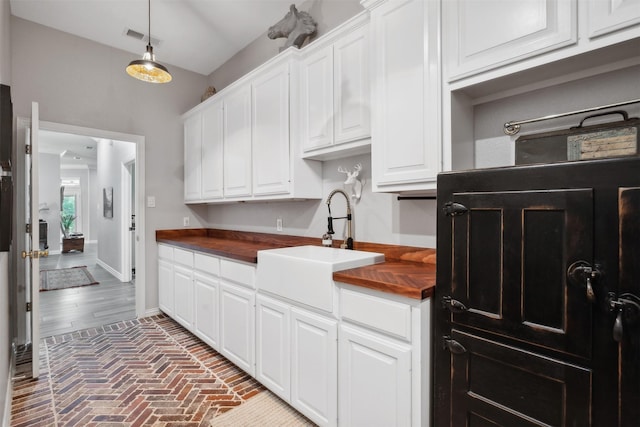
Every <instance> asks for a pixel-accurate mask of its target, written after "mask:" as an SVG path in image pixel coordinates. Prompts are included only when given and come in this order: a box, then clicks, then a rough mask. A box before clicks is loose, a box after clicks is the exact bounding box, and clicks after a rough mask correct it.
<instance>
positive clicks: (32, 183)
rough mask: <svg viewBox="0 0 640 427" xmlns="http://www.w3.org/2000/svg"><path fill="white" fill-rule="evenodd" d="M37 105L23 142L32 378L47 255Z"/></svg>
mask: <svg viewBox="0 0 640 427" xmlns="http://www.w3.org/2000/svg"><path fill="white" fill-rule="evenodd" d="M38 124H39V115H38V103H37V102H33V103H32V104H31V126H30V127H29V128H28V129H27V137H26V139H25V153H26V156H25V169H24V173H25V177H24V179H25V184H26V185H25V189H26V191H25V223H26V225H27V229H26V230H25V231H26V232H25V250H24V251H22V254H21V255H22V259H24V260H25V269H24V271H25V284H26V289H27V295H26V297H27V342H30V343H31V350H32V351H31V366H32V369H31V370H32V376H33V378H38V376H39V375H40V299H39V292H40V257H41V256H45V257H46V256H48V255H49V251H47V250H44V251H41V250H40V227H39V221H40V217H39V210H38V208H39V194H38V131H39V126H38Z"/></svg>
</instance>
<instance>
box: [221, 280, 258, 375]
mask: <svg viewBox="0 0 640 427" xmlns="http://www.w3.org/2000/svg"><path fill="white" fill-rule="evenodd" d="M254 306H255V294H254V291H253V290H249V289H245V288H242V287H240V286H236V285H232V284H229V283H225V282H222V283H220V353H222V354H223V355H224V356H225V357H227V358H228V359H229V360H231V361H232V362H233V363H234V364H235V365H236V366H238V367H240V368H241V369H243V370H245V371H246V372H247V373H249V374H250V375H252V376H254V374H255V307H254Z"/></svg>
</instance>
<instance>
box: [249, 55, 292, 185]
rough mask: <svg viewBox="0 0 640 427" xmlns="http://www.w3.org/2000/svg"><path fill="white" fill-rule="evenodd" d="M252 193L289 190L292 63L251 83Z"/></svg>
mask: <svg viewBox="0 0 640 427" xmlns="http://www.w3.org/2000/svg"><path fill="white" fill-rule="evenodd" d="M251 105H252V108H253V111H252V115H251V119H252V123H253V126H252V130H253V143H252V146H253V194H254V195H256V196H257V195H267V194H282V193H285V194H286V193H288V192H289V170H290V167H289V165H290V161H289V157H290V154H289V64H284V65H282V66H279V67H277V68H276V69H274V70H270V71H269V72H267V73H266V74H264V75H261V76H260V77H259V78H257V79H256V80H255V81H254V82H253V85H252V103H251Z"/></svg>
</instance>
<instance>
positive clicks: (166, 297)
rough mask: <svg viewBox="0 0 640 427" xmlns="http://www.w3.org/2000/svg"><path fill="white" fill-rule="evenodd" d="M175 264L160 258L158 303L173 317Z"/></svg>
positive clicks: (161, 308)
mask: <svg viewBox="0 0 640 427" xmlns="http://www.w3.org/2000/svg"><path fill="white" fill-rule="evenodd" d="M173 289H174V287H173V264H171V263H170V262H168V261H166V260H164V259H159V260H158V305H159V307H160V310H162V311H163V312H164V313H165V314H166V315H168V316H171V317H173V306H174V295H173Z"/></svg>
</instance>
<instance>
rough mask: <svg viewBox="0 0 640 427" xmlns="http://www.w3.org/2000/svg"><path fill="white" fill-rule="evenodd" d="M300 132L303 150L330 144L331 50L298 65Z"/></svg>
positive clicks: (331, 99) (331, 126)
mask: <svg viewBox="0 0 640 427" xmlns="http://www.w3.org/2000/svg"><path fill="white" fill-rule="evenodd" d="M300 84H301V89H300V105H301V108H300V111H301V113H300V120H301V126H300V132H301V139H302V149H303V151H305V152H306V151H309V150H313V149H317V148H322V147H327V146H329V145H331V144H332V143H333V47H332V46H328V47H326V48H325V49H322V50H320V51H318V52H316V53H315V54H313V55H311V56H309V57H308V58H306V59H304V60H303V61H302V63H301V65H300Z"/></svg>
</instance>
